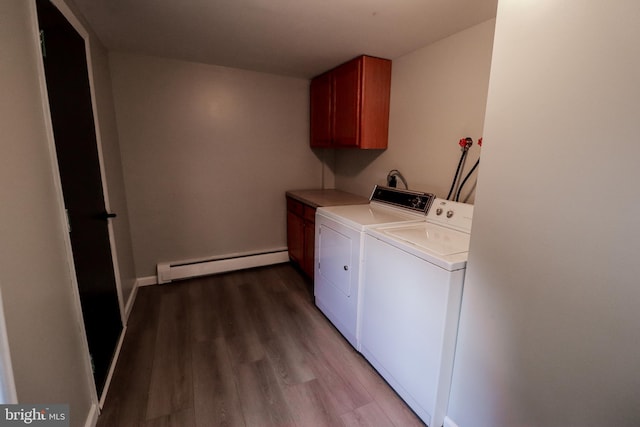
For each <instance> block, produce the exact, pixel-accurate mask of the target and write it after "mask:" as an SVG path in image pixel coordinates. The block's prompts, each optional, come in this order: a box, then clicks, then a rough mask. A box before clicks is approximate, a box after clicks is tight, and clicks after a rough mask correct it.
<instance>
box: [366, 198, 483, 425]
mask: <svg viewBox="0 0 640 427" xmlns="http://www.w3.org/2000/svg"><path fill="white" fill-rule="evenodd" d="M472 216H473V206H472V205H468V204H464V203H456V202H450V201H447V200H443V199H435V200H434V202H433V205H432V206H431V209H430V210H429V213H428V215H427V220H426V222H422V223H417V224H403V225H391V226H381V227H375V228H370V229H367V230H366V233H365V242H364V257H365V266H364V272H363V276H364V284H365V285H364V293H363V295H362V297H361V298H362V317H361V341H360V343H361V352H362V354H363V355H364V357H365V358H366V359H367V360H368V361H369V362H370V363H371V365H373V367H374V368H375V369H376V370H377V371H378V372H379V373H380V374H381V375H382V376H383V377H384V378H385V379H386V380H387V382H388V383H389V384H390V385H391V386H392V387H393V388H394V389H395V390H396V392H397V393H398V394H399V395H400V396H401V397H402V398H403V399H404V400H405V402H407V404H408V405H409V406H410V407H411V408H412V409H413V410H414V411H415V412H416V414H418V416H420V418H422V420H423V421H424V422H425V423H426V424H427V425H429V426H441V425H442V424H443V422H444V417H445V415H446V410H447V405H448V400H449V390H450V387H451V374H452V371H453V358H454V352H455V343H456V337H457V331H458V318H459V315H460V305H461V301H462V286H463V281H464V273H465V268H466V263H467V252H468V250H469V235H470V231H471V221H472Z"/></svg>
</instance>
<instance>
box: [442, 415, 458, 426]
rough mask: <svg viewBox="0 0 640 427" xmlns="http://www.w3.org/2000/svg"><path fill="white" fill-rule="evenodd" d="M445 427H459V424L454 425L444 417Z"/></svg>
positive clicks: (449, 419)
mask: <svg viewBox="0 0 640 427" xmlns="http://www.w3.org/2000/svg"><path fill="white" fill-rule="evenodd" d="M443 427H458V424H456V423H454V422H453V420H452V419H451V418H449V417H444V424H443Z"/></svg>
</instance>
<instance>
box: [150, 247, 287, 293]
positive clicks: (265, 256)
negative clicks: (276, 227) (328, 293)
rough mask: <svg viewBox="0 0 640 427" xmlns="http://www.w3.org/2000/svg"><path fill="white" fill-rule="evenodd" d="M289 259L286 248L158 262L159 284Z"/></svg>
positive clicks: (278, 262) (277, 262)
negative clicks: (191, 259)
mask: <svg viewBox="0 0 640 427" xmlns="http://www.w3.org/2000/svg"><path fill="white" fill-rule="evenodd" d="M287 261H289V253H288V252H287V250H286V249H278V250H274V251H270V252H260V253H246V254H233V255H226V256H222V257H212V258H207V259H200V260H194V261H181V262H164V263H158V284H162V283H169V282H171V281H173V280H179V279H188V278H191V277H199V276H207V275H209V274H216V273H224V272H227V271H235V270H243V269H246V268H253V267H261V266H264V265H272V264H280V263H283V262H287Z"/></svg>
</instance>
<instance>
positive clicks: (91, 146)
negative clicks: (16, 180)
mask: <svg viewBox="0 0 640 427" xmlns="http://www.w3.org/2000/svg"><path fill="white" fill-rule="evenodd" d="M36 4H37V10H38V21H39V26H40V33H41V39H42V54H43V61H44V68H45V75H46V81H47V92H48V95H49V108H50V110H51V120H52V124H53V135H54V138H55V145H56V153H57V157H58V168H59V171H60V178H61V181H62V192H63V195H64V203H65V207H66V209H67V212H68V217H69V224H70V231H69V234H70V238H71V247H72V250H73V261H74V265H75V270H76V276H77V281H78V288H79V293H80V303H81V305H82V314H83V317H84V324H85V329H86V333H87V340H88V342H89V351H90V353H91V358H92V363H93V370H94V378H95V382H96V387H97V391H98V395H100V394H101V393H102V390H103V388H104V384H105V380H106V377H107V374H108V371H109V366H110V364H111V359H112V358H113V354H114V350H115V348H116V344H117V341H118V338H119V335H120V332H121V330H122V322H121V319H120V308H119V305H118V295H117V290H116V281H115V275H114V268H113V260H112V257H111V246H110V243H109V233H108V221H109V219H108V215H107V212H106V211H105V204H104V195H103V189H102V178H101V173H100V164H99V158H98V147H97V141H96V131H95V123H94V117H93V108H92V103H91V91H90V86H89V74H88V67H87V57H86V52H85V42H84V39H83V38H82V37H81V36H80V35H79V34H78V33H77V32H76V31H75V29H74V28H73V26H72V25H71V24H70V23H69V22H68V21H67V20H66V18H65V17H64V15H62V14H61V13H60V12H59V11H58V9H57V8H56V7H55V6H53V5H52V4H51V3H50V2H49V0H37V3H36Z"/></svg>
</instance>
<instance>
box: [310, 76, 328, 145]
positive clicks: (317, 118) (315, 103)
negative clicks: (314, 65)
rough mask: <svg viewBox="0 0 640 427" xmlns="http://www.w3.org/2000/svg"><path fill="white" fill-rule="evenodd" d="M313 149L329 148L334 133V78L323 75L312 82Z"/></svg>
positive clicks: (311, 119)
mask: <svg viewBox="0 0 640 427" xmlns="http://www.w3.org/2000/svg"><path fill="white" fill-rule="evenodd" d="M309 96H310V110H311V111H310V112H311V117H310V121H311V147H329V146H331V144H332V137H333V136H332V131H333V114H332V113H333V78H332V74H331V73H326V74H323V75H321V76H319V77H316V78H315V79H313V80H312V81H311V88H310V91H309Z"/></svg>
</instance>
